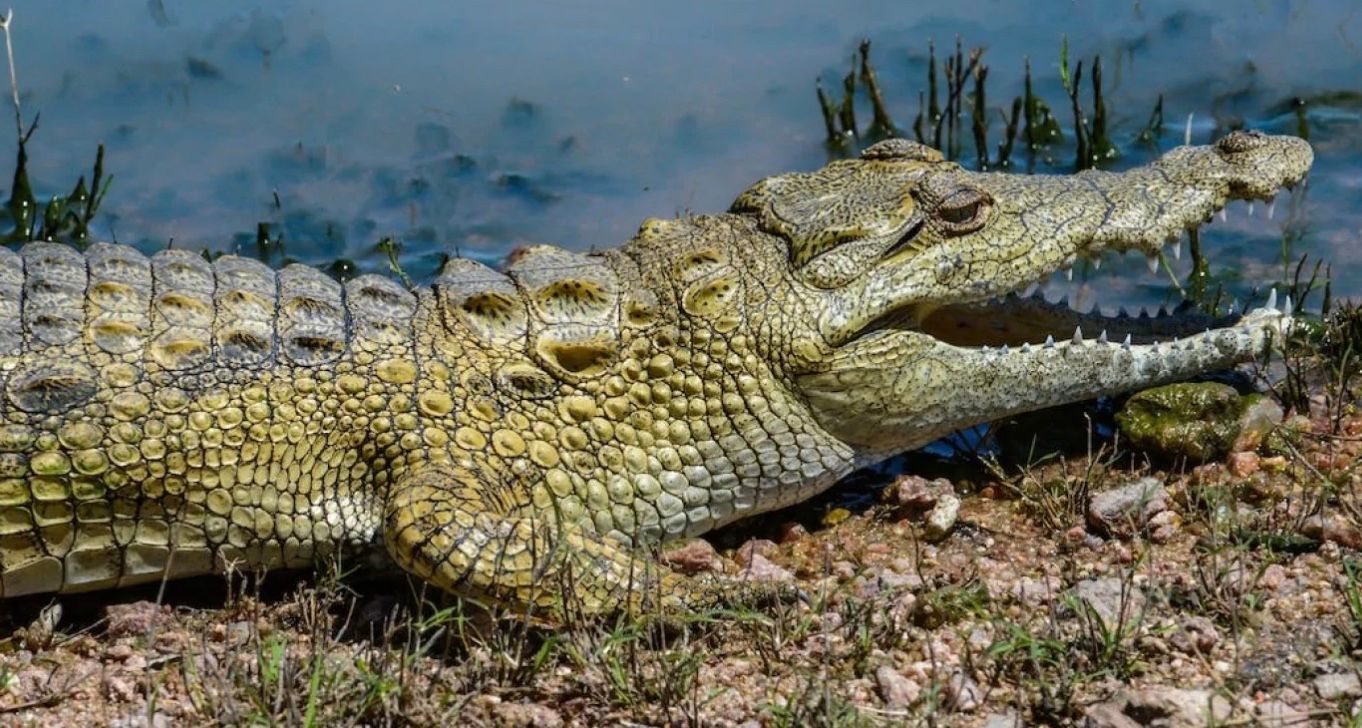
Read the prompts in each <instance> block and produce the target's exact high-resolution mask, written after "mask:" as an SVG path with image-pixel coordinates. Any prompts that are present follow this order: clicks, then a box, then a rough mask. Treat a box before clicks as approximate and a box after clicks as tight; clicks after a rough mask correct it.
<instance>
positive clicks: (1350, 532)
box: [1300, 513, 1362, 549]
mask: <svg viewBox="0 0 1362 728" xmlns="http://www.w3.org/2000/svg"><path fill="white" fill-rule="evenodd" d="M1300 532H1301V535H1302V536H1305V537H1307V538H1313V539H1318V540H1320V541H1332V542H1333V543H1336V544H1338V545H1339V546H1344V547H1347V548H1350V549H1356V548H1362V530H1359V529H1358V528H1357V526H1354V525H1353V524H1351V523H1349V522H1348V520H1347V519H1346V518H1344V517H1343V516H1341V515H1339V514H1337V513H1333V514H1328V515H1324V514H1321V515H1318V516H1311V517H1310V518H1308V519H1306V521H1305V523H1303V524H1301V528H1300Z"/></svg>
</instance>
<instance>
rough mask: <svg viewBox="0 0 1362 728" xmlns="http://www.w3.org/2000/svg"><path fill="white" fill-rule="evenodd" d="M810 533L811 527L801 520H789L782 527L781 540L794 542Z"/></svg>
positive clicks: (782, 541)
mask: <svg viewBox="0 0 1362 728" xmlns="http://www.w3.org/2000/svg"><path fill="white" fill-rule="evenodd" d="M807 535H809V529H807V528H804V524H802V523H800V522H799V521H788V522H786V523H785V524H783V525H782V526H781V527H780V542H781V543H794V542H795V541H798V540H800V539H802V538H804V537H805V536H807Z"/></svg>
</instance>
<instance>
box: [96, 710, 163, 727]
mask: <svg viewBox="0 0 1362 728" xmlns="http://www.w3.org/2000/svg"><path fill="white" fill-rule="evenodd" d="M170 725H171V720H170V716H168V715H166V714H164V713H161V712H157V713H155V714H154V715H152V716H151V718H150V719H148V718H147V715H146V713H145V712H134V713H132V714H130V715H125V716H123V717H122V718H115V719H114V720H111V721H109V728H170Z"/></svg>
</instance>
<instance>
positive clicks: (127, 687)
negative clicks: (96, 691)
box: [104, 675, 137, 703]
mask: <svg viewBox="0 0 1362 728" xmlns="http://www.w3.org/2000/svg"><path fill="white" fill-rule="evenodd" d="M104 690H105V692H106V693H107V694H108V696H109V699H110V700H121V701H123V702H125V703H131V702H132V701H134V700H136V699H137V686H136V685H134V684H133V683H132V681H130V680H128V679H127V678H124V677H120V676H118V675H108V676H106V677H105V678H104Z"/></svg>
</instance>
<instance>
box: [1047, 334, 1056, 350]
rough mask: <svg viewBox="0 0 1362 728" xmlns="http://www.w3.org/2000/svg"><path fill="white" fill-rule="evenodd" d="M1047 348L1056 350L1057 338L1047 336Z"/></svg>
mask: <svg viewBox="0 0 1362 728" xmlns="http://www.w3.org/2000/svg"><path fill="white" fill-rule="evenodd" d="M1045 348H1047V349H1053V348H1055V337H1053V336H1050V335H1048V334H1047V335H1046V336H1045Z"/></svg>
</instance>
